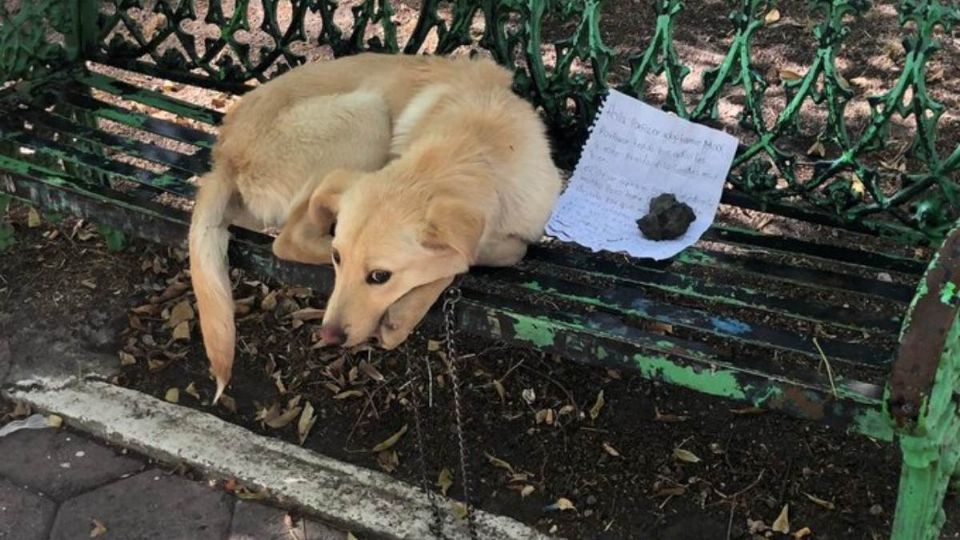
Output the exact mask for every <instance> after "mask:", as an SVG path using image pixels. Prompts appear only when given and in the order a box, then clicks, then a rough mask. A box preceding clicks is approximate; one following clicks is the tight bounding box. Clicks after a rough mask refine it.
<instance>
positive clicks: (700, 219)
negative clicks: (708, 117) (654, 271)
mask: <svg viewBox="0 0 960 540" xmlns="http://www.w3.org/2000/svg"><path fill="white" fill-rule="evenodd" d="M736 150H737V139H736V138H735V137H733V136H732V135H729V134H727V133H724V132H722V131H718V130H715V129H711V128H708V127H706V126H702V125H699V124H695V123H693V122H689V121H687V120H683V119H681V118H679V117H677V116H673V115H670V114H667V113H665V112H663V111H660V110H659V109H656V108H654V107H651V106H649V105H647V104H645V103H642V102H640V101H638V100H636V99H634V98H631V97H630V96H627V95H625V94H621V93H619V92H616V91H611V92H610V95H609V96H608V97H607V99H606V102H605V103H604V105H603V107H602V109H601V111H600V114H599V115H598V118H597V121H596V123H595V124H594V127H593V132H592V133H591V135H590V138H589V140H588V141H587V145H586V146H585V147H584V149H583V154H582V155H581V157H580V161H579V163H577V167H576V169H575V170H574V172H573V177H572V178H571V179H570V185H569V186H568V187H567V189H566V191H565V192H564V193H563V195H561V196H560V200H559V201H558V202H557V206H556V208H555V209H554V212H553V216H552V217H551V219H550V222H549V223H548V224H547V233H548V234H550V235H553V236H556V237H557V238H558V239H559V240H562V241H572V242H576V243H578V244H581V245H583V246H585V247H588V248H590V249H592V250H595V251H597V250H608V251H614V252H626V253H628V254H630V255H632V256H634V257H647V258H653V259H657V260H660V259H666V258H669V257H672V256H674V255H676V254H677V253H679V252H680V251H682V250H683V249H684V248H686V247H687V246H689V245H691V244H693V243H694V242H696V241H697V240H698V239H699V238H700V236H702V235H703V233H704V232H706V230H707V228H709V227H710V224H711V223H712V222H713V218H714V216H715V215H716V212H717V207H718V206H719V204H720V195H721V193H722V191H723V185H724V182H725V181H726V177H727V173H728V172H729V170H730V164H731V163H732V162H733V156H734V153H735V152H736ZM662 193H673V194H674V195H675V196H676V197H677V200H678V201H680V202H684V203H687V204H688V205H690V207H691V208H693V211H694V213H695V214H696V216H697V219H696V221H694V222H693V223H692V224H691V225H690V229H689V230H687V232H686V234H684V235H683V236H681V237H680V238H677V239H675V240H664V241H659V242H658V241H654V240H648V239H647V238H645V237H644V236H643V233H641V232H640V230H639V229H638V228H637V224H636V221H637V220H638V219H639V218H641V217H643V216H644V215H646V214H647V212H648V211H649V209H650V200H651V199H653V198H654V197H656V196H657V195H660V194H662Z"/></svg>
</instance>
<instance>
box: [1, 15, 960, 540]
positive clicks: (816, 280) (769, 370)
mask: <svg viewBox="0 0 960 540" xmlns="http://www.w3.org/2000/svg"><path fill="white" fill-rule="evenodd" d="M650 4H651V5H650V6H648V7H647V8H646V9H649V10H651V14H650V15H651V16H650V20H651V21H652V23H651V24H652V27H653V30H654V32H653V33H652V34H651V36H650V37H643V39H640V38H639V37H637V39H636V40H637V45H638V46H640V48H638V49H636V51H635V52H633V53H629V54H627V55H626V57H624V56H623V55H618V54H616V53H615V51H614V50H613V49H611V48H610V47H609V46H607V45H606V44H605V42H604V35H605V34H604V30H603V29H604V27H603V25H602V23H601V18H600V16H601V13H602V12H603V10H604V9H605V8H604V6H603V3H602V2H601V0H582V1H576V2H574V1H565V0H561V1H557V2H547V1H546V0H527V1H520V0H484V1H481V0H457V1H455V2H441V1H439V0H420V1H419V2H413V3H405V4H400V3H395V4H391V3H390V2H389V1H388V0H376V1H375V0H355V1H353V2H349V3H348V2H344V5H343V6H341V7H339V8H338V7H337V5H336V3H335V2H333V1H331V0H290V1H278V0H263V1H262V2H257V3H255V5H254V3H250V2H249V1H247V0H236V2H231V3H230V6H231V7H230V8H229V9H227V8H226V7H225V6H224V5H223V3H222V2H221V1H220V0H205V1H204V0H198V1H197V2H192V1H191V0H182V1H172V0H171V1H163V0H160V1H142V0H108V1H104V2H102V3H101V2H97V1H85V0H67V1H64V0H37V1H32V2H26V1H23V2H22V3H20V7H19V8H13V10H12V11H10V12H6V10H7V9H10V6H11V5H15V3H13V4H12V3H10V2H7V3H6V6H7V7H6V8H3V9H4V11H5V12H4V13H0V21H2V22H0V77H2V80H3V81H6V82H5V83H4V85H3V87H2V90H0V113H2V117H0V189H2V191H5V192H7V193H8V194H12V195H13V196H14V197H16V198H19V199H24V200H27V201H30V202H32V203H34V204H37V205H39V206H41V207H43V208H47V209H50V210H52V211H56V212H70V213H75V214H78V215H81V216H85V217H87V218H89V219H91V220H94V221H95V222H97V223H99V224H103V225H106V226H111V227H115V228H117V229H120V230H122V231H124V232H126V233H127V234H131V235H136V236H139V237H142V238H146V239H149V240H152V241H155V242H161V243H165V244H171V245H179V246H182V245H183V244H184V241H185V237H186V231H187V226H188V225H187V224H188V211H189V210H188V209H189V201H190V198H191V197H192V195H193V193H194V191H195V185H194V183H193V180H192V179H193V178H194V177H195V176H197V175H199V174H201V173H203V172H204V171H206V170H207V168H208V167H209V160H210V149H211V146H212V144H213V143H214V140H215V133H216V129H215V128H216V125H217V124H218V122H219V121H220V120H221V118H222V112H221V111H219V110H217V109H222V103H219V104H218V101H221V100H223V99H224V97H223V95H222V94H217V96H218V97H216V96H215V97H213V98H211V99H209V100H208V99H207V98H203V99H199V98H198V99H189V100H187V99H178V98H177V97H175V96H173V95H172V93H174V92H170V91H167V90H170V89H171V87H173V86H174V85H175V87H176V88H179V89H183V88H188V89H193V88H203V89H210V90H213V91H216V92H218V93H227V94H242V93H243V92H244V91H246V90H248V89H249V88H251V85H253V84H256V82H257V81H264V80H267V79H268V78H270V77H271V76H274V75H276V74H277V73H280V72H282V71H284V70H285V69H288V68H289V67H290V66H292V65H296V64H299V63H302V62H303V61H305V60H306V58H307V57H308V56H309V57H310V58H311V59H316V58H322V57H324V55H326V57H328V58H329V57H331V56H340V55H345V54H351V53H354V52H357V51H361V50H379V51H383V52H390V53H419V52H427V51H429V52H434V53H439V54H448V53H454V52H462V51H464V50H469V49H470V48H473V47H475V46H476V48H477V49H483V50H485V51H486V52H488V53H489V54H491V55H492V56H493V57H494V58H495V59H497V60H498V61H500V62H502V63H505V64H508V65H512V66H514V67H515V68H516V79H515V80H516V91H517V92H518V93H520V94H521V95H524V96H527V97H529V98H530V99H531V100H532V101H533V102H534V103H536V104H537V105H538V106H539V107H540V108H541V110H542V111H543V114H544V116H545V117H546V118H547V120H548V121H549V125H550V126H551V130H552V134H553V136H554V140H555V142H556V146H557V149H558V152H557V160H558V162H560V163H561V164H563V165H566V166H569V165H570V164H572V163H573V162H574V161H575V158H576V155H577V148H578V145H580V144H582V141H583V138H584V133H585V129H586V126H587V125H588V124H589V122H590V120H591V118H592V117H593V114H594V113H595V111H596V106H597V104H598V103H599V98H600V97H601V96H602V95H603V93H604V92H605V90H606V89H607V88H611V87H616V88H618V89H620V90H622V91H625V92H627V93H630V94H632V95H641V96H643V95H645V91H646V90H647V89H648V86H649V84H650V81H652V80H654V79H653V78H654V77H658V78H659V80H661V81H665V82H666V84H665V86H664V92H663V94H664V95H665V98H662V100H663V101H662V104H663V105H664V107H665V108H667V109H669V110H672V111H674V112H676V113H677V114H679V115H681V116H683V117H687V118H690V119H692V120H695V121H699V122H705V123H708V124H716V121H717V118H718V105H719V104H721V103H725V101H724V100H725V99H726V98H727V96H730V95H731V93H732V92H733V90H734V89H738V91H739V93H740V97H739V99H740V101H741V102H742V104H743V106H742V107H741V112H740V114H739V117H738V120H739V129H740V130H741V133H742V134H743V135H742V137H741V140H742V141H743V144H742V146H741V148H740V149H739V151H738V154H737V158H736V161H735V163H734V168H733V171H732V173H731V175H730V177H729V179H730V185H729V189H728V190H727V191H726V193H725V195H724V202H725V203H726V204H727V205H728V206H729V208H740V209H744V210H746V211H748V212H752V213H755V214H757V213H758V214H757V215H763V216H767V218H765V219H769V220H771V221H770V222H771V223H772V224H773V225H774V226H775V228H778V229H783V230H788V229H790V230H794V231H798V233H797V234H788V233H783V232H781V233H767V232H763V231H764V230H765V228H763V227H760V228H757V227H752V226H750V225H743V224H737V223H736V222H735V221H733V220H732V218H735V217H736V216H737V215H741V214H742V213H741V214H738V213H737V212H736V211H733V212H732V213H731V214H729V215H730V216H732V218H728V219H724V220H722V221H719V222H718V223H717V224H716V225H715V226H714V227H713V228H712V229H711V230H710V231H709V232H708V233H707V235H706V236H705V237H704V239H703V241H702V242H701V243H700V244H698V245H697V246H696V247H693V248H690V249H688V250H686V251H685V252H684V253H682V254H681V255H679V256H677V257H676V258H674V259H672V260H669V261H664V262H660V263H657V262H653V261H648V260H636V259H629V258H626V257H624V256H621V255H616V254H592V253H589V252H587V251H585V250H582V249H578V248H576V247H575V246H568V245H561V244H557V243H550V242H545V243H544V244H542V245H539V246H536V247H534V248H533V249H531V251H530V253H529V256H528V257H527V259H526V261H524V262H523V263H521V264H520V265H519V266H517V267H516V268H510V269H496V270H492V269H478V270H476V271H474V272H472V273H471V274H470V275H469V276H467V277H466V278H465V281H464V282H463V285H462V291H463V300H462V302H461V303H460V304H459V305H458V309H457V321H458V323H459V324H460V325H461V327H462V328H463V329H465V330H467V331H470V332H474V333H477V334H480V335H484V336H491V337H495V338H498V339H503V340H506V341H510V342H514V343H517V344H520V345H524V346H530V347H535V348H538V349H540V350H543V351H547V352H552V353H556V354H559V355H562V356H564V357H567V358H570V359H573V360H577V361H583V362H588V363H592V364H597V365H602V366H613V367H618V368H619V367H625V368H631V369H635V370H638V371H639V372H640V373H642V374H643V375H644V376H645V377H648V378H650V379H655V380H659V381H662V382H665V383H669V384H675V385H679V386H682V387H685V388H690V389H694V390H698V391H701V392H704V393H706V394H710V395H715V396H719V397H723V398H728V399H732V400H738V401H742V402H746V403H748V404H752V405H753V406H757V407H763V408H769V409H777V410H783V411H785V412H787V413H789V414H792V415H796V416H799V417H804V418H809V419H811V420H816V421H820V422H825V423H828V424H830V425H833V426H836V428H838V429H842V430H847V431H850V432H858V433H861V434H864V435H867V436H869V437H873V438H875V439H878V440H884V441H899V444H900V445H901V447H902V450H903V469H902V476H901V481H900V482H901V484H900V491H899V500H898V503H897V513H896V519H895V523H894V530H893V537H894V538H896V539H908V538H909V539H920V538H924V539H932V538H936V537H937V535H938V531H939V528H940V526H941V524H942V522H943V511H942V501H943V497H944V494H945V492H946V490H947V488H948V484H949V481H950V479H951V477H952V475H953V473H954V471H955V468H956V466H957V462H958V458H960V440H958V436H960V416H958V414H957V403H956V399H957V397H956V396H957V393H956V391H957V389H960V386H958V377H960V349H958V347H960V335H958V333H960V324H958V321H957V310H958V306H960V302H958V300H957V296H958V290H957V286H958V284H960V233H957V232H954V229H953V227H954V223H955V222H956V220H957V218H958V217H960V193H958V187H960V185H958V180H960V178H958V174H960V146H958V145H957V142H956V140H954V141H953V142H952V143H951V142H950V141H946V143H945V142H944V140H942V138H939V139H938V134H939V133H940V131H941V126H940V123H939V119H940V117H941V114H942V113H943V109H944V108H943V106H942V105H940V104H939V103H937V102H936V101H934V100H933V99H932V98H931V97H930V94H929V93H928V90H927V87H926V86H925V79H926V78H928V77H930V70H928V64H929V63H930V62H931V61H932V59H935V58H936V56H937V54H938V39H939V37H940V36H941V35H942V34H943V32H944V28H947V29H949V28H950V27H951V26H952V25H953V24H954V23H956V22H958V21H960V8H958V7H957V5H956V4H955V3H954V4H950V3H949V2H941V1H936V0H904V1H901V2H899V4H898V10H899V16H900V17H901V23H903V24H905V23H908V22H911V23H912V25H911V30H909V32H907V31H906V30H905V32H906V33H905V36H907V37H906V38H905V39H904V41H903V53H904V54H903V56H902V62H903V68H902V72H901V74H900V75H899V77H898V78H897V79H896V81H895V84H892V85H891V88H890V89H889V90H887V91H885V92H880V93H878V94H877V95H876V96H874V97H871V98H870V102H869V103H870V111H869V117H868V118H867V119H866V121H865V123H864V124H863V125H862V126H861V128H860V129H858V130H856V131H857V133H854V132H853V131H854V130H852V129H850V128H848V127H847V125H846V123H845V120H844V119H845V108H846V105H847V104H848V103H849V102H850V101H851V99H852V98H853V95H854V92H853V91H852V90H851V88H850V85H849V83H848V82H847V81H846V80H845V79H844V78H843V77H842V76H841V75H840V72H839V71H838V60H837V55H838V53H839V52H840V47H841V44H842V43H843V42H844V40H845V39H847V35H848V25H850V24H854V22H852V21H853V20H854V19H852V18H851V17H852V16H856V15H860V14H863V13H864V12H867V13H869V10H870V9H871V8H870V7H869V6H868V4H867V3H866V2H862V1H856V0H833V1H830V0H814V1H813V2H811V10H812V15H813V18H812V19H811V21H812V22H811V23H810V27H809V28H807V29H806V30H804V35H805V36H807V39H808V40H809V45H810V46H809V50H810V52H811V54H810V59H811V64H810V65H809V66H807V67H806V70H805V71H803V72H795V73H794V72H781V73H780V74H779V78H780V79H781V80H780V81H771V80H769V79H771V76H770V75H769V74H767V75H763V74H761V73H760V72H759V70H758V69H755V66H754V64H753V63H752V58H754V56H753V55H752V52H753V39H754V38H755V36H756V34H757V33H758V32H761V31H763V29H764V28H765V25H767V24H772V23H774V22H776V19H777V18H778V17H779V14H778V13H777V14H773V13H771V9H772V6H771V5H770V3H769V2H766V1H763V0H740V1H734V2H731V3H730V6H731V7H730V11H731V12H730V17H729V23H728V24H729V25H730V26H729V28H728V29H726V31H729V36H731V39H730V42H731V45H730V47H729V49H728V51H727V52H726V54H725V56H723V57H722V59H721V60H720V61H719V62H718V63H717V65H715V66H711V67H710V68H709V69H707V70H705V71H704V72H703V75H702V86H703V91H702V93H701V95H699V96H698V98H697V100H696V101H695V103H694V104H693V105H688V104H687V101H685V100H689V99H690V98H689V96H685V95H684V90H683V87H682V83H683V81H684V79H685V78H686V77H687V75H688V72H689V69H688V68H687V67H686V66H684V65H683V64H682V63H681V59H680V55H679V54H678V52H677V48H676V47H675V43H674V39H673V37H672V36H673V32H674V31H675V30H676V25H677V24H678V22H677V21H678V20H679V17H680V16H681V15H682V13H683V7H684V6H683V2H681V1H680V0H657V1H655V2H651V3H650ZM234 5H235V6H236V8H235V9H234V7H233V6H234ZM348 8H349V9H348ZM404 10H405V12H406V13H408V14H409V13H415V14H416V16H415V17H413V18H412V19H411V18H410V17H407V18H406V19H405V20H406V22H400V20H401V17H399V16H398V15H397V13H398V12H399V11H404ZM347 14H352V17H349V16H346V15H347ZM351 19H352V20H351ZM558 21H559V22H558ZM547 34H550V35H552V36H554V39H553V41H554V45H555V46H554V47H553V48H551V49H549V50H548V49H547V48H546V47H544V46H543V45H542V42H543V41H544V38H542V37H541V36H543V35H547ZM398 36H401V37H402V39H400V38H398ZM557 36H559V37H557ZM103 66H111V67H112V68H120V69H113V70H110V69H103ZM121 70H122V71H121ZM131 73H133V74H134V75H133V76H129V75H130V74H131ZM773 78H776V76H774V77H773ZM165 81H166V82H165ZM775 86H776V87H778V88H781V89H782V91H783V96H784V98H783V104H782V106H781V107H780V108H778V109H776V110H775V111H774V112H775V114H774V115H773V116H766V117H765V116H764V111H765V109H764V100H763V98H764V96H765V95H766V94H767V93H768V92H771V91H772V88H774V87H775ZM955 91H956V90H955ZM197 95H199V94H197ZM201 103H204V104H206V106H204V105H203V104H201ZM767 107H770V105H769V104H767ZM804 107H813V108H815V109H817V110H819V111H821V112H822V113H823V118H824V119H825V120H824V124H823V126H822V127H821V128H818V129H816V130H815V132H813V133H810V132H809V131H810V128H809V126H807V127H803V126H802V125H801V124H802V122H801V118H802V116H803V113H802V109H803V108H804ZM895 114H896V115H901V116H904V117H906V118H908V119H909V120H910V122H912V123H913V124H912V126H913V128H912V129H913V131H912V144H911V145H910V147H909V148H908V149H906V153H905V156H904V158H903V160H902V161H901V163H903V164H904V165H903V166H902V167H901V166H899V165H893V166H891V165H890V164H889V163H886V162H884V161H883V159H884V156H885V155H886V154H885V153H884V152H885V151H887V150H888V148H887V146H888V145H887V142H888V141H887V137H888V135H887V134H888V130H889V128H890V126H891V124H892V123H893V122H894V120H893V117H894V115H895ZM798 134H799V135H804V134H805V135H806V136H808V138H812V139H813V140H815V141H819V142H818V143H817V144H815V145H814V147H812V148H811V149H809V150H807V151H806V152H805V151H804V148H806V146H807V144H809V140H808V141H807V142H806V143H804V145H803V147H798V143H797V142H796V136H798ZM791 137H794V139H791ZM800 139H802V137H800ZM951 144H952V145H953V146H952V147H951V146H950V145H951ZM818 145H819V146H820V149H819V150H818V149H817V148H816V146H818ZM944 148H946V150H944ZM234 233H235V234H234V237H235V241H234V242H233V243H232V245H231V258H232V260H233V264H235V265H237V266H240V267H244V268H247V269H250V270H252V271H255V272H258V273H261V274H265V275H270V276H273V277H275V278H278V279H280V280H283V281H286V282H289V283H291V284H302V285H307V286H311V287H315V288H317V287H319V288H320V289H323V288H329V287H330V285H331V278H332V276H331V274H330V272H329V271H328V270H327V269H324V268H314V267H307V266H303V265H296V264H287V263H282V262H279V261H277V260H275V259H274V258H273V257H272V255H271V254H270V250H269V242H270V238H269V237H267V236H265V235H263V234H259V233H254V232H251V231H244V230H239V229H238V230H235V231H234ZM837 239H840V240H843V241H844V242H843V243H839V242H837V241H835V240H837ZM904 246H906V248H905V247H904ZM915 248H916V249H915Z"/></svg>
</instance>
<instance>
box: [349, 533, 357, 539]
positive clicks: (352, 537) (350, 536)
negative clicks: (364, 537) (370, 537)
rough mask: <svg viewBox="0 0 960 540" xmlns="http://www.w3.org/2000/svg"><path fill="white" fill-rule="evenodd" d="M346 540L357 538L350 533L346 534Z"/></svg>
mask: <svg viewBox="0 0 960 540" xmlns="http://www.w3.org/2000/svg"><path fill="white" fill-rule="evenodd" d="M347 540H357V537H356V536H354V535H353V533H352V532H347Z"/></svg>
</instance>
